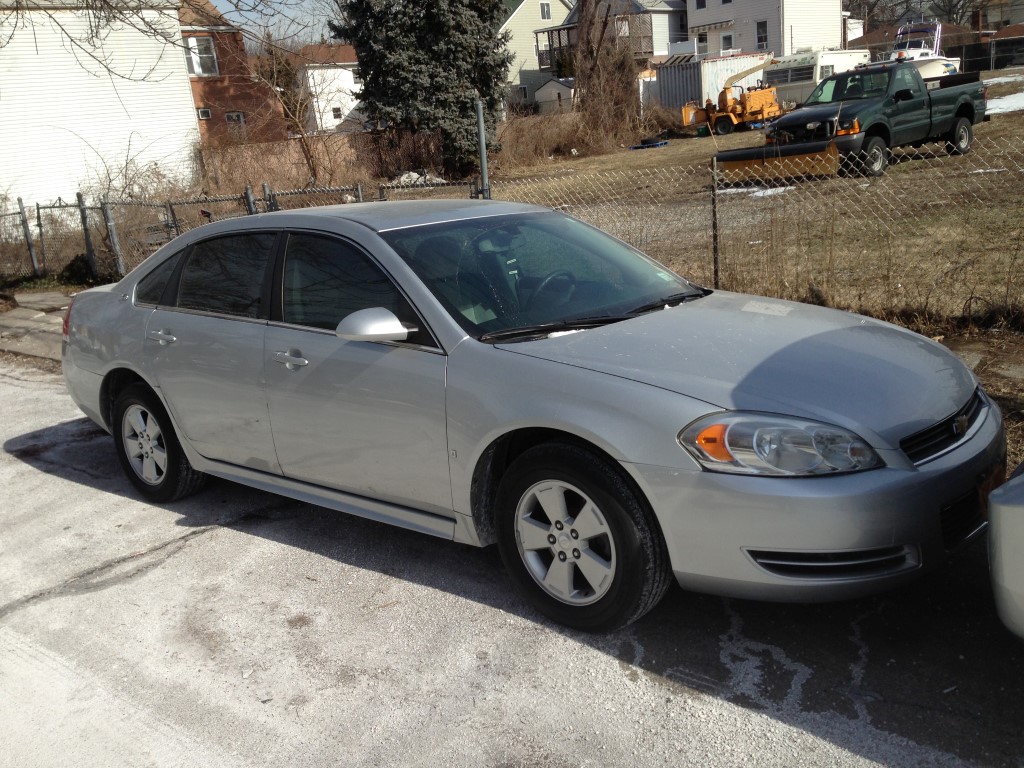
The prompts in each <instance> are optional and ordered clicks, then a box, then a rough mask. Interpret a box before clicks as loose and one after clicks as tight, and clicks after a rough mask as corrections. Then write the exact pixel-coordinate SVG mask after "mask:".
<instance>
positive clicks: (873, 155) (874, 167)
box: [858, 136, 889, 176]
mask: <svg viewBox="0 0 1024 768" xmlns="http://www.w3.org/2000/svg"><path fill="white" fill-rule="evenodd" d="M858 161H859V162H858V165H859V169H860V172H861V173H862V174H863V175H864V176H884V175H885V171H886V169H887V168H888V167H889V147H888V146H886V144H885V139H883V138H882V137H881V136H869V137H868V138H867V140H865V142H864V146H863V147H861V150H860V155H859V157H858Z"/></svg>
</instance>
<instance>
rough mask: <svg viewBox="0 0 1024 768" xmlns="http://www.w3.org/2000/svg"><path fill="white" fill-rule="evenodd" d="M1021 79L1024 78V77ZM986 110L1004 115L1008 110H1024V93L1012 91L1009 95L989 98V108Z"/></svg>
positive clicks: (989, 112) (993, 113) (992, 113)
mask: <svg viewBox="0 0 1024 768" xmlns="http://www.w3.org/2000/svg"><path fill="white" fill-rule="evenodd" d="M1021 79H1022V80H1024V78H1021ZM989 82H991V81H989ZM986 111H987V113H988V114H990V115H1003V114H1006V113H1007V112H1024V93H1011V94H1009V95H1007V96H1000V97H999V98H997V99H989V100H988V109H987V110H986Z"/></svg>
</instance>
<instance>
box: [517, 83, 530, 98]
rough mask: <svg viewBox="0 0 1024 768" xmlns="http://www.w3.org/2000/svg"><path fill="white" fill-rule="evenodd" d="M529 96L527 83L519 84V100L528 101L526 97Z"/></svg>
mask: <svg viewBox="0 0 1024 768" xmlns="http://www.w3.org/2000/svg"><path fill="white" fill-rule="evenodd" d="M527 96H529V92H528V91H527V90H526V86H525V85H520V86H519V100H520V101H526V97H527Z"/></svg>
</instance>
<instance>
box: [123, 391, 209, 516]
mask: <svg viewBox="0 0 1024 768" xmlns="http://www.w3.org/2000/svg"><path fill="white" fill-rule="evenodd" d="M113 426H114V430H113V431H114V442H115V445H116V447H117V458H118V459H119V460H120V462H121V467H122V469H123V470H124V473H125V474H126V475H127V476H128V479H129V480H130V481H131V483H132V485H134V486H135V488H136V489H137V490H138V491H139V493H141V494H142V495H143V496H145V497H146V498H147V499H149V500H150V501H159V502H165V501H174V500H175V499H180V498H182V497H183V496H187V495H189V494H191V493H194V492H195V491H197V490H199V488H201V487H202V486H203V484H204V483H205V481H206V475H204V474H203V473H202V472H199V471H197V470H195V469H193V467H192V465H191V464H190V463H189V461H188V459H187V458H186V457H185V452H184V451H183V450H182V449H181V443H179V442H178V437H177V435H175V434H174V427H173V426H172V425H171V420H170V418H169V417H168V416H167V411H165V410H164V407H163V405H162V404H161V402H160V400H159V398H157V396H156V395H155V394H154V393H153V391H152V390H151V389H150V388H149V387H147V386H146V385H144V384H132V385H131V386H129V387H125V389H124V391H123V392H122V393H121V394H120V395H119V396H118V398H117V400H116V402H115V403H114V424H113Z"/></svg>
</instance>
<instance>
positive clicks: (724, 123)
mask: <svg viewBox="0 0 1024 768" xmlns="http://www.w3.org/2000/svg"><path fill="white" fill-rule="evenodd" d="M735 127H736V126H735V125H734V124H733V122H732V120H730V119H729V118H728V117H720V118H718V119H717V120H715V133H716V134H718V135H719V136H728V135H729V134H730V133H732V129H733V128H735Z"/></svg>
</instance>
